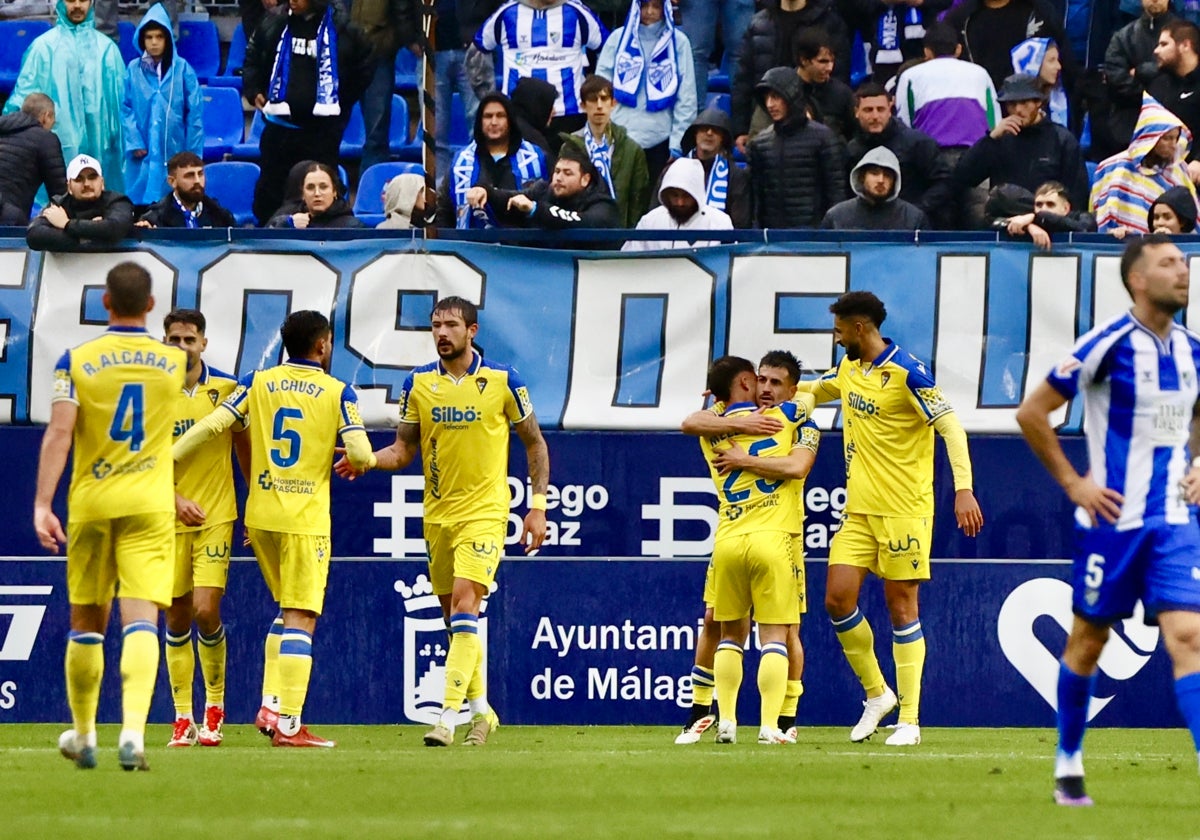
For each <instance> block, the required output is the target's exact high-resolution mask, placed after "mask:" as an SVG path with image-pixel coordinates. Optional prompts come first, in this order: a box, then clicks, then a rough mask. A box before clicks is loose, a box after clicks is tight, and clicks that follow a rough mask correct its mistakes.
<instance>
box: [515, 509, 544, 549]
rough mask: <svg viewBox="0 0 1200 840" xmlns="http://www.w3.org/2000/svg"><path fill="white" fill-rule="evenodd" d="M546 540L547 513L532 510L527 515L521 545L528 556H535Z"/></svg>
mask: <svg viewBox="0 0 1200 840" xmlns="http://www.w3.org/2000/svg"><path fill="white" fill-rule="evenodd" d="M545 539H546V511H544V510H531V511H529V513H527V514H525V526H524V527H523V528H522V529H521V545H523V546H524V547H525V553H526V554H534V553H536V552H537V550H538V549H539V548H541V547H542V543H543V542H544V541H545Z"/></svg>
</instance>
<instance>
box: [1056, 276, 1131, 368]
mask: <svg viewBox="0 0 1200 840" xmlns="http://www.w3.org/2000/svg"><path fill="white" fill-rule="evenodd" d="M1092 259H1093V262H1092V327H1094V326H1096V325H1097V324H1103V323H1104V322H1105V321H1107V320H1108V319H1109V318H1113V317H1115V316H1117V315H1120V314H1121V313H1122V312H1128V311H1129V306H1130V300H1129V292H1127V291H1125V284H1123V283H1122V282H1121V258H1120V257H1119V256H1106V257H1100V256H1096V257H1093V258H1092ZM1089 329H1091V327H1089ZM1072 343H1074V342H1072ZM1059 361H1061V359H1059ZM1047 370H1048V369H1047Z"/></svg>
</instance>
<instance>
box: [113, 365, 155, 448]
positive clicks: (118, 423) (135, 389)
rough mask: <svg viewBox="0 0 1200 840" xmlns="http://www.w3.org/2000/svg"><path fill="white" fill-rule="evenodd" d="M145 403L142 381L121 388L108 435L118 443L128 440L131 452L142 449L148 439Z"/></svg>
mask: <svg viewBox="0 0 1200 840" xmlns="http://www.w3.org/2000/svg"><path fill="white" fill-rule="evenodd" d="M145 404H146V398H145V389H144V388H143V387H142V384H141V383H140V382H130V383H128V384H127V385H125V386H123V387H122V388H121V396H120V397H118V398H117V410H116V412H115V413H114V414H113V419H112V425H111V426H109V427H108V436H109V437H110V438H112V439H113V440H114V441H116V442H117V443H125V442H128V443H129V451H130V452H138V451H140V450H141V448H142V443H143V442H144V441H145V440H146V425H145V420H144V418H145Z"/></svg>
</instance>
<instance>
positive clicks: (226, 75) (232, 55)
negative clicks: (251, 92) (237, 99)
mask: <svg viewBox="0 0 1200 840" xmlns="http://www.w3.org/2000/svg"><path fill="white" fill-rule="evenodd" d="M245 63H246V31H245V30H244V29H242V25H241V24H240V23H239V24H238V25H237V27H236V28H235V29H234V30H233V37H232V38H231V39H230V41H229V54H228V55H227V56H226V57H225V69H223V70H222V71H221V75H219V76H213V77H212V78H211V79H209V80H208V83H209V84H210V85H212V86H214V87H231V88H237V89H238V90H241V89H242V65H243V64H245Z"/></svg>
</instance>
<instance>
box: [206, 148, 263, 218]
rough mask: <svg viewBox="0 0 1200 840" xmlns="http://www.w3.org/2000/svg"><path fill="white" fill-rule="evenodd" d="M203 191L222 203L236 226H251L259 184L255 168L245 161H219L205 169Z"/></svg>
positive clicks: (256, 168)
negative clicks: (257, 184)
mask: <svg viewBox="0 0 1200 840" xmlns="http://www.w3.org/2000/svg"><path fill="white" fill-rule="evenodd" d="M204 182H205V185H204V191H205V192H207V193H208V194H209V195H211V196H212V197H213V198H215V199H216V200H217V201H219V202H221V205H222V206H223V207H224V208H225V209H226V210H228V211H229V212H230V213H232V214H233V217H234V218H235V219H237V223H238V224H239V225H245V224H254V211H253V210H252V209H251V206H252V205H253V204H254V185H255V184H256V183H257V182H258V164H257V163H247V162H246V161H233V160H230V161H222V162H220V163H210V164H209V165H208V166H206V167H204Z"/></svg>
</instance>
